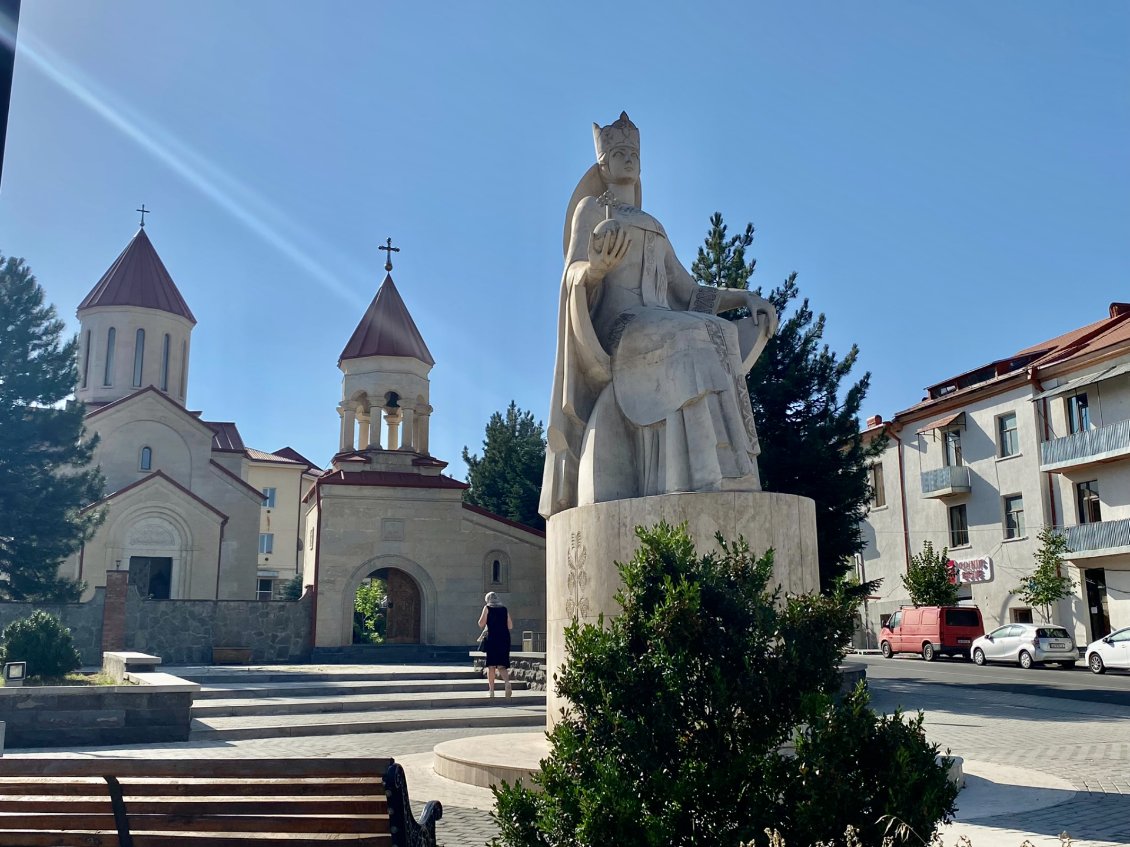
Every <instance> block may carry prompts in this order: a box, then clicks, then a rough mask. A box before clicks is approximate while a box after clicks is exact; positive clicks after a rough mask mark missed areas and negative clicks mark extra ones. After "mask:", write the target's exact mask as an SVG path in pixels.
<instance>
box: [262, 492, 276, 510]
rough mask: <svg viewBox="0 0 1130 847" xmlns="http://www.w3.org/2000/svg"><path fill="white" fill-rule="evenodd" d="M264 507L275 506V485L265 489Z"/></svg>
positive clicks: (271, 507)
mask: <svg viewBox="0 0 1130 847" xmlns="http://www.w3.org/2000/svg"><path fill="white" fill-rule="evenodd" d="M263 508H264V509H273V508H275V489H274V488H273V487H272V488H264V489H263Z"/></svg>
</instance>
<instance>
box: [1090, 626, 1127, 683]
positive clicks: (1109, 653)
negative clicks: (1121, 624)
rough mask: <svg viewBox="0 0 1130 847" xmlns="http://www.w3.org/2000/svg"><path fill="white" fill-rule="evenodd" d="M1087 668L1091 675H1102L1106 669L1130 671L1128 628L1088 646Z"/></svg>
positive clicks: (1116, 631)
mask: <svg viewBox="0 0 1130 847" xmlns="http://www.w3.org/2000/svg"><path fill="white" fill-rule="evenodd" d="M1087 667H1089V668H1090V669H1091V672H1092V673H1103V672H1104V671H1105V670H1106V669H1107V668H1124V669H1125V670H1128V671H1130V626H1128V627H1125V628H1123V629H1119V630H1115V631H1114V632H1112V633H1111V634H1110V635H1107V636H1105V637H1104V638H1100V639H1098V640H1097V641H1092V642H1091V643H1090V644H1088V645H1087Z"/></svg>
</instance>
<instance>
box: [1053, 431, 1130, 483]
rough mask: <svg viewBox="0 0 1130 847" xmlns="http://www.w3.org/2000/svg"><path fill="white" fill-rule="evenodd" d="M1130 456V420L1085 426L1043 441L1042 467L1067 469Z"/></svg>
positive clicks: (1054, 469) (1056, 469)
mask: <svg viewBox="0 0 1130 847" xmlns="http://www.w3.org/2000/svg"><path fill="white" fill-rule="evenodd" d="M1126 458H1130V420H1125V421H1119V422H1118V423H1113V424H1108V425H1107V426H1100V427H1094V428H1092V429H1085V430H1083V431H1082V432H1076V433H1073V434H1071V435H1065V436H1064V437H1063V438H1053V439H1052V440H1051V441H1045V442H1044V443H1043V444H1041V445H1040V470H1041V471H1064V470H1067V469H1068V468H1078V467H1082V466H1083V465H1091V464H1096V463H1098V462H1114V461H1117V460H1119V459H1126Z"/></svg>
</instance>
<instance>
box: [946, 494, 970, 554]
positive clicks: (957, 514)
mask: <svg viewBox="0 0 1130 847" xmlns="http://www.w3.org/2000/svg"><path fill="white" fill-rule="evenodd" d="M967 544H969V518H968V516H967V515H966V511H965V504H964V503H962V504H961V505H960V506H950V547H965V546H966V545H967Z"/></svg>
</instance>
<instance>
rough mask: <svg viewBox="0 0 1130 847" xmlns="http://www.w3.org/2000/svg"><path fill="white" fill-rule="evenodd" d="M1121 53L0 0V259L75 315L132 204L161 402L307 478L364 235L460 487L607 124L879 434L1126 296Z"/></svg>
mask: <svg viewBox="0 0 1130 847" xmlns="http://www.w3.org/2000/svg"><path fill="white" fill-rule="evenodd" d="M1128 44H1130V5H1128V4H1125V3H1114V2H1095V3H1087V4H1067V3H1059V2H1054V3H1053V2H1036V0H1024V2H994V3H985V2H953V3H906V2H902V0H899V2H893V0H892V2H867V3H842V2H822V3H815V2H804V3H773V4H768V3H751V2H734V3H711V4H694V8H693V9H692V8H691V4H683V3H657V2H639V3H635V2H622V3H616V4H597V3H583V2H582V3H567V4H566V3H517V2H514V3H391V2H385V3H376V2H360V0H356V2H330V3H309V2H307V3H297V2H285V0H272V2H266V0H240V2H230V0H222V2H217V0H162V2H151V0H145V1H144V2H138V0H114V2H98V3H93V2H89V3H80V2H74V0H25V3H24V8H23V17H22V20H21V27H20V43H19V47H20V54H19V56H18V58H17V63H16V73H15V87H14V91H13V97H12V111H11V122H10V125H9V133H8V150H7V160H6V163H5V169H4V183H3V186H2V190H0V252H3V253H4V254H7V255H17V256H23V257H24V258H26V259H27V261H28V262H29V263H30V264H31V266H32V268H33V270H34V271H35V272H36V274H37V276H38V277H39V280H40V282H41V283H42V285H43V286H44V288H45V289H46V291H47V294H48V297H49V298H50V300H51V301H52V302H54V303H55V304H56V306H57V308H58V310H59V312H60V314H61V315H63V316H64V317H65V318H66V319H67V320H68V325H69V327H70V328H72V329H76V328H77V321H76V320H75V318H74V309H75V307H76V306H77V304H78V302H79V300H80V299H81V298H82V297H83V295H85V294H86V292H87V291H88V290H89V289H90V288H91V287H92V286H93V284H94V283H95V282H96V281H97V280H98V278H99V276H100V275H101V274H102V273H103V271H104V270H105V269H106V268H107V267H108V266H109V264H110V263H111V262H112V261H113V259H114V258H115V257H116V256H117V254H118V253H119V252H120V251H121V249H122V248H123V247H124V246H125V244H126V242H127V241H128V240H129V239H130V237H131V236H132V235H133V233H134V231H135V229H136V224H137V217H138V216H137V214H135V212H134V209H135V208H137V206H139V205H140V204H141V203H143V202H144V203H145V204H146V205H147V206H148V207H149V208H150V209H152V210H153V214H152V216H151V217H150V218H149V223H148V225H147V230H148V232H149V234H150V237H151V238H152V240H153V243H154V244H155V245H156V247H157V250H158V251H159V252H160V254H161V255H162V257H163V258H164V261H165V264H166V265H167V266H168V268H169V270H170V272H171V273H172V275H173V278H174V279H175V280H176V282H177V285H178V286H179V288H180V290H181V292H182V293H183V294H184V296H185V298H186V300H187V301H188V303H189V305H190V306H191V308H192V309H193V311H194V312H195V314H196V316H197V319H198V320H199V324H198V325H197V327H196V330H195V332H194V333H193V344H192V353H193V360H192V368H191V374H190V386H189V387H190V390H189V406H190V407H191V408H193V409H201V410H203V412H204V416H205V417H206V418H209V419H214V420H235V421H236V422H237V423H238V424H239V427H240V430H241V431H242V433H243V435H244V438H245V440H246V441H247V442H248V443H249V444H251V445H252V446H255V447H258V448H261V449H265V450H274V449H277V448H279V447H282V446H284V445H290V446H292V447H294V448H295V449H297V450H299V451H300V452H302V453H304V454H306V455H307V456H309V457H310V458H311V459H313V460H315V461H317V462H319V463H325V462H326V461H327V460H328V459H329V457H330V456H331V455H332V454H333V452H334V450H335V449H336V447H337V437H338V436H337V433H338V418H337V414H336V412H335V411H334V409H335V406H336V404H337V402H338V401H339V399H340V376H341V375H340V372H339V371H338V370H337V368H336V362H337V356H338V354H339V353H340V351H341V348H342V347H343V346H344V345H345V342H346V341H347V340H348V338H349V335H350V333H351V332H352V331H353V328H354V326H355V325H356V323H357V321H358V320H359V319H360V317H361V315H362V313H363V312H364V309H365V306H366V305H367V303H368V302H369V300H370V299H371V298H372V296H373V294H374V293H375V291H376V288H377V286H378V285H379V283H380V281H381V279H382V278H383V275H384V272H383V270H382V268H381V265H382V263H383V260H384V254H383V253H381V252H379V251H378V250H377V249H376V248H377V246H378V244H381V243H383V242H384V239H385V238H386V236H392V238H393V240H394V242H395V243H396V244H398V245H399V246H400V247H401V248H402V252H401V253H400V254H399V255H398V256H397V257H396V259H395V262H396V268H395V270H394V271H393V276H394V278H395V279H396V282H397V285H398V287H399V288H400V291H401V293H402V294H403V296H404V299H405V301H406V303H407V304H408V308H409V309H410V310H411V312H412V314H413V315H414V316H415V318H416V322H417V323H418V325H419V327H420V330H421V332H422V333H423V335H424V338H425V339H426V341H427V343H428V345H429V346H430V348H431V350H432V353H433V355H434V357H435V359H436V367H435V369H434V370H433V371H432V404H433V406H434V407H435V414H434V415H433V418H432V450H433V453H435V454H436V455H437V456H438V457H440V458H442V459H446V460H448V461H450V462H451V467H450V468H449V471H450V472H452V473H453V474H454V475H456V476H459V477H462V476H463V473H464V468H463V465H462V462H461V460H460V450H461V448H462V447H463V445H465V444H466V445H470V446H471V447H472V449H473V450H475V451H478V450H479V449H480V446H481V441H482V436H483V428H484V425H485V423H486V421H487V419H488V418H489V416H490V414H491V413H492V412H494V411H496V410H499V409H502V408H504V407H505V406H506V404H507V403H508V402H509V401H510V400H511V399H514V400H516V401H517V402H518V404H519V405H520V406H521V407H523V408H525V409H529V410H531V411H533V412H534V414H535V415H536V416H537V417H538V418H539V419H544V418H545V416H546V412H547V408H546V407H547V403H548V400H549V388H550V377H551V370H552V367H553V357H554V343H555V342H554V327H555V321H556V314H555V313H556V309H557V296H558V294H557V292H558V285H559V280H560V273H561V231H562V225H563V215H564V211H565V206H566V202H567V201H568V199H569V195H570V193H571V191H572V189H573V187H574V185H575V184H576V181H577V179H578V177H579V176H580V175H581V173H582V172H583V171H584V170H585V168H587V167H588V166H589V164H590V163H591V162H592V160H593V149H592V136H591V130H590V126H591V122H592V121H594V120H595V121H599V122H601V123H609V122H611V121H612V120H613V119H615V117H616V116H617V115H618V114H619V113H620V110H621V109H626V110H627V111H628V113H629V115H630V116H631V117H632V119H633V121H634V122H635V123H636V124H637V125H638V126H639V127H640V130H641V133H642V139H643V140H642V145H643V149H642V159H643V179H644V206H645V207H646V208H647V209H648V210H649V211H651V212H652V213H653V214H655V215H656V216H657V217H658V218H659V219H660V220H661V221H663V222H664V224H665V226H666V228H667V231H668V234H669V235H670V237H671V239H672V242H673V244H674V245H675V249H676V251H677V253H678V254H679V256H680V257H681V258H682V260H683V262H684V264H686V265H688V266H689V265H690V263H691V261H692V260H693V258H694V255H695V251H696V249H697V247H698V245H699V244H700V243H701V241H702V238H703V236H704V235H705V232H706V227H707V222H708V218H709V216H710V214H711V213H712V212H714V211H721V212H722V213H723V214H724V215H725V216H726V219H727V221H728V222H729V223H730V224H731V228H732V229H736V228H738V227H740V226H743V225H744V223H745V222H746V221H753V222H754V223H755V225H756V226H757V230H758V234H757V241H756V242H755V249H754V255H756V256H757V257H758V273H757V278H758V279H759V280H760V282H761V284H762V285H764V286H766V287H769V286H772V285H773V284H776V283H777V282H779V281H780V280H781V279H783V278H784V277H785V276H786V275H787V274H788V273H789V272H790V271H793V270H796V271H798V272H799V274H800V276H799V281H800V286H801V291H802V293H803V294H805V295H807V296H808V297H810V298H811V301H812V304H813V306H814V307H815V308H816V309H817V310H818V311H823V312H825V313H826V314H827V318H828V332H827V340H828V342H829V343H830V344H831V346H832V348H833V349H835V350H838V351H844V350H846V349H847V348H848V347H849V346H850V344H851V343H852V342H857V343H858V344H859V346H860V348H861V350H862V354H861V357H860V363H859V366H858V370H859V372H860V373H862V372H863V371H864V370H869V371H871V373H872V379H873V387H872V390H871V393H870V396H869V398H868V400H867V402H866V404H865V413H866V414H874V413H882V414H884V415H885V416H889V415H891V414H892V413H893V412H895V411H897V410H899V409H903V408H906V407H907V406H910V405H912V404H913V403H915V402H917V400H918V399H919V398H920V397H921V396H922V388H923V386H926V385H929V384H932V383H934V382H937V381H940V380H942V379H944V378H946V377H947V376H950V375H953V374H956V373H960V372H963V371H965V370H968V369H969V368H971V367H974V366H976V365H979V364H982V363H985V362H988V361H990V360H992V359H995V358H1000V357H1003V356H1006V355H1008V354H1009V353H1012V352H1014V351H1015V350H1018V349H1020V348H1022V347H1025V346H1027V345H1029V344H1032V343H1034V342H1037V341H1039V340H1041V339H1043V338H1047V337H1051V336H1054V335H1056V334H1058V333H1060V332H1063V331H1066V330H1068V329H1071V328H1074V327H1076V326H1081V325H1083V324H1085V323H1088V322H1090V321H1093V320H1096V319H1098V318H1100V317H1102V316H1103V315H1105V314H1106V309H1107V305H1108V303H1109V302H1110V301H1112V300H1127V299H1130V255H1128V244H1130V241H1128V236H1130V156H1128V155H1127V150H1128V149H1130V50H1128V49H1127V45H1128Z"/></svg>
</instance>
